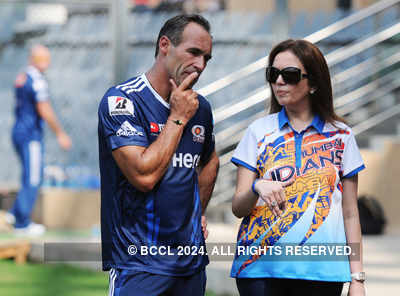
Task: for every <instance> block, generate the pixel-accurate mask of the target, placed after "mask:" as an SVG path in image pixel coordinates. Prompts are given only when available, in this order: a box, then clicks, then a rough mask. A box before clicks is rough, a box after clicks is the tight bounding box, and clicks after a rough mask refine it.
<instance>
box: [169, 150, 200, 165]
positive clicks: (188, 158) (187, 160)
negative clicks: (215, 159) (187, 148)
mask: <svg viewBox="0 0 400 296" xmlns="http://www.w3.org/2000/svg"><path fill="white" fill-rule="evenodd" d="M199 160H200V155H198V154H195V155H192V154H190V153H174V155H173V157H172V166H173V167H175V168H176V167H178V168H188V169H193V168H195V167H197V166H198V164H199Z"/></svg>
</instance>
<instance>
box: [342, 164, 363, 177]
mask: <svg viewBox="0 0 400 296" xmlns="http://www.w3.org/2000/svg"><path fill="white" fill-rule="evenodd" d="M363 169H365V165H361V166H359V167H358V168H356V169H355V170H352V171H351V172H350V173H348V174H347V175H346V176H343V178H350V177H353V176H355V175H357V174H358V173H359V172H360V171H362V170H363Z"/></svg>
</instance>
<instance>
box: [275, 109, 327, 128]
mask: <svg viewBox="0 0 400 296" xmlns="http://www.w3.org/2000/svg"><path fill="white" fill-rule="evenodd" d="M278 120H279V129H282V128H283V127H284V126H285V125H286V124H287V125H289V126H290V123H289V118H288V117H287V114H286V110H285V108H283V107H282V109H281V111H280V112H279V113H278ZM324 125H325V121H324V120H322V119H321V117H319V115H318V114H317V115H315V116H314V119H313V121H312V122H311V124H310V125H309V126H308V127H307V128H309V127H310V126H312V127H313V128H315V129H316V130H317V131H318V132H319V133H320V134H321V133H322V131H323V129H324ZM307 128H306V129H307Z"/></svg>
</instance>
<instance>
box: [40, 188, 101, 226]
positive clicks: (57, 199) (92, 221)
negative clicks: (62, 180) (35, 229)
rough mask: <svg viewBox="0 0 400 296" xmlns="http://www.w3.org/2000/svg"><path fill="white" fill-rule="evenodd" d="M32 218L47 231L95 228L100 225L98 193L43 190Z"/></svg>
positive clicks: (92, 191)
mask: <svg viewBox="0 0 400 296" xmlns="http://www.w3.org/2000/svg"><path fill="white" fill-rule="evenodd" d="M32 218H33V220H34V221H35V222H39V223H43V224H44V225H46V226H47V227H48V228H49V229H90V228H92V227H97V226H99V225H100V192H99V191H97V190H85V191H77V190H68V189H49V188H45V189H43V190H42V194H41V195H40V197H39V199H38V201H37V203H36V205H35V210H34V213H33V215H32Z"/></svg>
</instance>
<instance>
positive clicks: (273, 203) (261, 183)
mask: <svg viewBox="0 0 400 296" xmlns="http://www.w3.org/2000/svg"><path fill="white" fill-rule="evenodd" d="M293 182H294V178H292V179H290V180H288V181H285V182H279V181H272V180H266V179H258V180H256V181H255V184H254V189H255V191H256V192H257V193H258V195H259V196H260V198H261V199H262V200H263V201H265V203H266V204H267V206H268V207H269V208H270V209H271V211H272V213H273V214H274V215H275V216H280V215H282V213H283V211H284V210H285V209H286V204H287V201H286V195H285V190H284V188H285V187H287V186H290V185H292V184H293Z"/></svg>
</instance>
